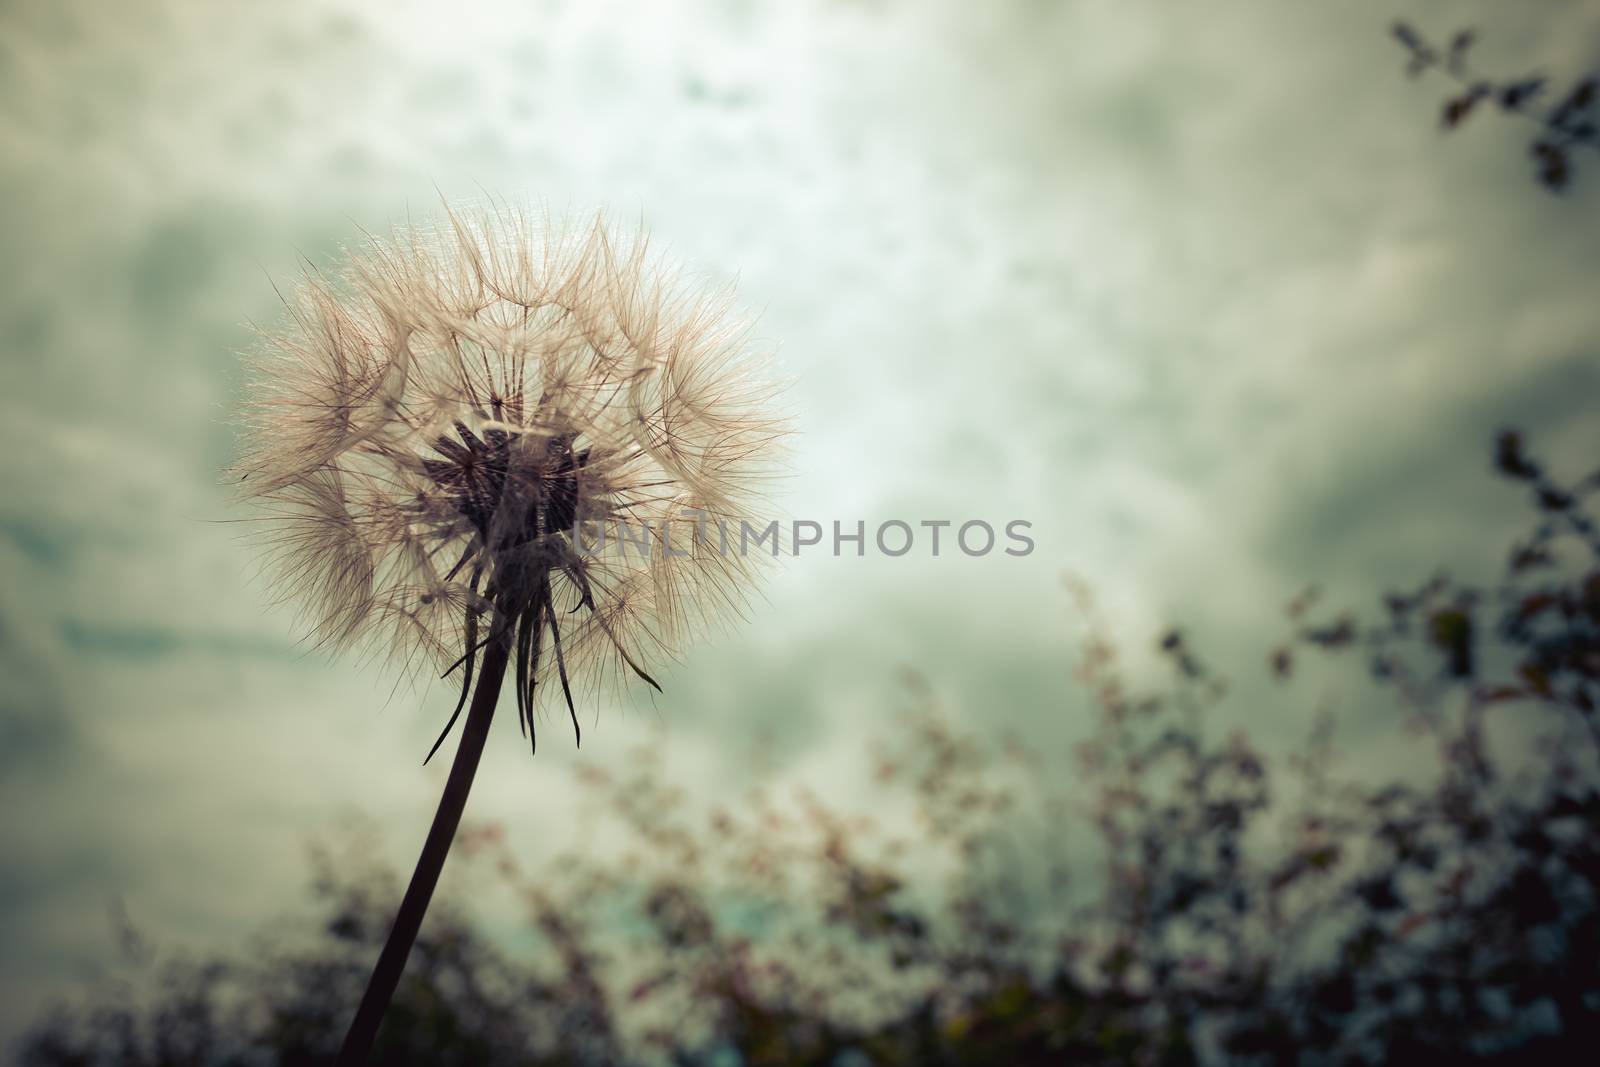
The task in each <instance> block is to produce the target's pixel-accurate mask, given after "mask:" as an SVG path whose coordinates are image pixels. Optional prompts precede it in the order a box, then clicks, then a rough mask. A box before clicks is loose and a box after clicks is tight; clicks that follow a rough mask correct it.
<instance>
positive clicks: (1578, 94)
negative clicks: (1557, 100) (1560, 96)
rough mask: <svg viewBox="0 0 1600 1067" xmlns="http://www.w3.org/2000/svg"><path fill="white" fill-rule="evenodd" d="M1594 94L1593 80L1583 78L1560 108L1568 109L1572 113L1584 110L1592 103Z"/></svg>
mask: <svg viewBox="0 0 1600 1067" xmlns="http://www.w3.org/2000/svg"><path fill="white" fill-rule="evenodd" d="M1594 93H1595V79H1593V78H1585V79H1584V80H1583V81H1581V82H1579V83H1578V85H1577V87H1576V88H1575V89H1573V90H1572V94H1571V95H1570V96H1568V97H1567V99H1566V101H1565V102H1563V103H1562V105H1561V107H1562V108H1563V109H1564V110H1565V109H1570V110H1572V111H1582V110H1583V109H1584V108H1586V107H1588V106H1589V105H1590V104H1592V103H1594Z"/></svg>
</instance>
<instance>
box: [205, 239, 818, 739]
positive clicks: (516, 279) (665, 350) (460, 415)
mask: <svg viewBox="0 0 1600 1067" xmlns="http://www.w3.org/2000/svg"><path fill="white" fill-rule="evenodd" d="M287 303H288V304H289V309H290V315H289V317H288V321H287V323H286V324H285V325H284V327H282V328H281V329H276V330H270V331H266V332H264V334H263V338H262V340H263V344H262V346H261V350H260V352H259V354H258V356H257V357H256V358H255V359H254V361H253V366H252V370H253V376H252V381H251V384H250V387H249V389H248V392H247V398H246V402H245V425H246V431H245V442H244V454H243V457H242V459H241V461H240V463H239V465H238V468H237V471H236V474H237V479H238V481H237V484H238V486H239V491H240V493H241V495H242V496H243V497H244V498H245V499H247V500H248V501H250V502H253V503H254V504H256V505H257V506H258V507H259V510H260V518H261V522H260V524H259V526H258V529H259V530H260V534H261V536H260V542H261V544H262V546H263V548H264V550H265V556H266V558H267V560H268V562H269V563H270V564H271V568H270V569H271V572H272V573H273V574H274V575H275V576H276V579H277V582H276V586H275V593H276V595H277V596H278V597H280V598H282V599H287V600H294V601H297V602H299V603H300V604H302V605H303V607H304V609H305V611H306V613H307V615H308V623H309V626H308V629H309V632H310V635H311V638H312V640H314V641H315V642H317V643H319V644H323V645H327V646H330V647H348V646H359V647H364V648H366V649H367V650H369V651H371V652H376V653H378V654H380V655H383V656H385V657H387V658H391V659H394V660H396V661H398V662H399V663H400V664H402V665H404V666H405V667H406V668H410V669H421V668H424V667H427V666H432V667H434V668H436V669H451V668H455V667H460V666H462V665H463V664H465V665H466V667H467V670H468V671H469V672H470V667H471V661H472V659H473V657H474V656H476V655H477V653H478V651H479V650H480V649H481V648H482V646H483V645H484V644H485V643H486V642H488V641H491V640H504V641H505V642H506V643H507V644H508V645H509V644H511V643H518V644H520V645H521V646H522V647H523V648H527V647H528V646H530V645H531V647H532V648H533V649H534V650H535V651H534V657H535V662H533V663H532V664H529V665H528V666H527V667H521V666H519V668H518V677H517V685H518V696H519V698H522V697H524V696H526V697H527V698H528V700H527V707H526V710H525V712H524V717H525V726H531V725H532V714H533V711H532V709H533V702H532V697H533V692H532V691H533V683H534V682H535V681H536V680H540V681H542V680H543V678H544V676H545V675H548V674H550V673H551V672H552V671H555V670H559V672H560V674H561V676H562V687H561V688H562V690H564V691H566V690H568V681H569V679H570V681H571V690H575V691H578V692H579V693H583V692H586V691H592V689H593V687H595V686H598V685H603V684H607V683H608V682H610V681H614V680H616V678H617V677H619V676H622V675H626V674H636V675H638V676H640V677H643V678H645V679H646V680H650V679H649V675H648V674H647V673H646V669H645V665H646V664H649V663H651V662H655V661H658V660H660V659H662V658H664V657H670V656H672V655H674V654H675V653H676V652H677V651H679V650H681V648H682V647H683V644H684V642H685V641H686V640H687V639H688V638H689V637H690V636H692V635H693V634H694V633H695V632H696V631H697V630H698V629H700V627H701V625H702V624H703V623H705V622H707V621H710V620H711V619H713V618H715V617H717V616H720V615H722V614H723V613H724V612H725V611H727V610H729V609H731V610H732V611H734V612H737V611H738V610H739V609H740V608H741V607H742V606H743V604H744V603H745V602H746V599H747V597H748V596H749V594H750V592H751V591H752V589H753V587H754V584H755V579H756V576H757V575H756V566H757V557H755V556H747V555H745V554H743V553H739V552H725V551H719V550H718V546H717V544H716V543H715V539H712V540H711V542H710V543H707V542H706V541H704V540H701V539H698V538H696V537H694V536H692V535H691V531H692V530H693V529H705V528H706V526H707V524H711V525H714V524H718V523H724V524H727V525H730V526H732V527H734V528H737V527H738V526H739V524H740V523H741V522H743V521H747V520H748V521H754V519H755V517H756V515H757V514H758V513H759V511H760V509H761V505H762V502H763V501H764V500H765V490H766V488H767V487H768V484H769V479H770V477H771V475H772V473H773V471H774V470H775V466H776V463H777V461H778V459H779V451H780V449H781V443H782V438H783V437H784V436H785V434H786V428H785V423H784V420H782V419H781V418H779V417H778V416H777V415H776V413H775V410H774V402H775V389H774V386H773V384H772V382H771V381H770V380H769V379H767V378H765V377H764V375H763V374H762V373H761V372H760V370H759V368H758V367H757V366H756V365H755V361H754V360H753V358H752V354H751V352H750V351H749V346H748V344H747V343H746V331H745V329H744V327H743V325H742V324H741V323H740V322H739V321H737V320H736V319H735V318H734V317H733V316H732V315H731V314H730V311H729V301H728V294H727V293H726V292H710V293H708V292H697V291H694V290H693V289H692V288H691V287H688V286H686V285H684V284H682V283H681V282H680V280H679V279H678V278H676V277H674V276H672V275H671V274H669V273H668V272H666V271H665V270H663V269H661V268H660V267H658V266H656V265H654V264H653V263H652V261H651V259H650V258H649V257H648V255H647V247H646V242H645V240H644V238H643V236H642V235H638V234H630V235H628V236H626V237H619V236H617V235H616V234H614V233H613V232H612V231H611V230H610V229H609V228H608V226H607V225H606V223H605V221H604V220H603V219H596V220H595V221H594V222H592V223H590V224H588V225H586V226H583V227H578V228H558V227H555V226H552V225H551V224H550V223H549V222H548V221H547V220H536V219H535V218H533V217H532V216H530V215H528V214H524V213H520V212H513V211H510V210H496V211H493V212H491V213H488V214H486V215H484V216H482V217H477V218H466V217H463V216H462V215H461V214H459V213H456V212H449V211H447V212H446V219H445V221H444V224H443V225H442V226H441V227H440V228H438V229H437V230H429V229H424V228H420V227H413V228H407V229H403V230H399V231H396V232H394V233H392V234H390V235H389V236H388V237H387V238H386V239H376V238H375V239H372V240H370V241H369V243H368V244H367V245H366V246H365V247H364V248H362V249H360V250H359V251H358V252H357V253H355V254H354V255H352V256H351V257H350V258H349V259H348V260H347V261H346V262H345V264H344V265H343V267H342V268H341V269H340V270H338V271H337V272H334V273H331V274H324V273H321V272H307V274H306V275H305V277H304V278H303V279H302V280H301V283H300V285H299V287H298V288H297V290H295V291H294V293H293V294H292V295H291V296H290V297H289V298H288V300H287ZM686 515H693V516H695V517H696V518H697V520H698V521H697V522H686V519H685V517H686ZM617 523H622V524H625V525H626V527H627V528H628V529H629V530H630V531H631V532H632V533H633V535H634V536H636V537H637V536H640V535H641V534H642V533H643V532H644V531H646V530H648V531H649V535H648V536H649V537H650V538H651V541H652V544H651V550H650V551H648V552H646V553H641V552H637V551H635V552H601V553H592V552H584V551H580V549H579V546H578V545H576V544H575V543H574V538H573V533H574V530H575V528H586V527H587V528H593V527H595V526H596V525H597V524H599V525H608V526H612V527H615V525H616V524H617ZM674 527H675V528H676V536H673V534H670V533H669V530H670V529H673V528H674ZM669 537H672V541H671V551H668V550H667V548H668V546H667V543H666V541H667V539H668V538H669ZM541 648H542V649H544V653H545V656H546V657H550V658H553V659H555V660H556V662H551V661H550V658H547V659H546V660H545V662H544V663H543V664H542V665H541V664H540V663H539V662H538V656H539V653H538V650H539V649H541ZM652 684H653V681H652ZM546 688H548V687H546ZM464 696H465V692H463V697H464ZM520 702H521V701H520V700H519V703H520ZM567 704H568V707H569V708H570V707H571V699H570V697H569V698H568V699H567Z"/></svg>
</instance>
